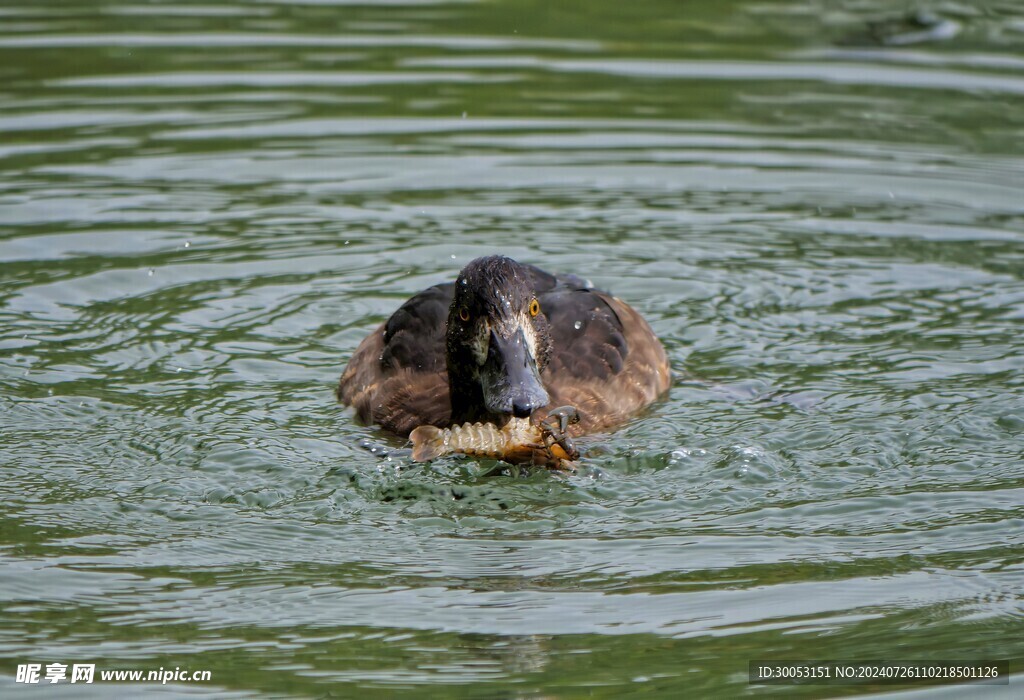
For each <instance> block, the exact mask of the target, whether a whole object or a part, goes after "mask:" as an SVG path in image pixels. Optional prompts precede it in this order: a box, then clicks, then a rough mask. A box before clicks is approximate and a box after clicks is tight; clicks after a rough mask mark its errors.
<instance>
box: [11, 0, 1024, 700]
mask: <svg viewBox="0 0 1024 700" xmlns="http://www.w3.org/2000/svg"><path fill="white" fill-rule="evenodd" d="M912 9H917V10H925V11H928V12H931V13H933V15H934V17H931V18H925V19H926V20H927V21H924V22H914V21H908V22H902V23H901V22H896V21H892V22H888V23H881V24H880V23H879V20H895V19H898V18H900V17H901V16H904V15H905V13H906V12H908V11H910V10H912ZM0 78H2V80H0V468H2V474H3V479H2V480H0V619H2V624H0V659H2V660H3V663H2V665H0V689H2V691H0V692H2V694H4V695H5V696H10V695H14V696H20V695H22V694H23V695H25V696H32V697H37V696H39V697H41V696H51V695H52V696H58V695H59V696H61V697H72V696H74V697H81V696H93V697H108V696H110V695H113V694H121V695H122V696H128V695H131V696H137V695H139V694H154V695H156V694H158V693H159V694H160V695H161V696H167V695H203V696H209V697H232V698H233V697H249V696H258V695H259V696H262V695H278V696H287V697H323V696H326V695H328V694H332V695H331V696H332V697H388V696H391V695H394V694H396V693H399V692H403V691H404V692H410V693H411V694H416V695H423V696H426V695H469V696H473V697H489V698H504V697H563V696H564V697H581V696H587V695H592V696H594V697H608V698H611V697H616V698H618V697H623V696H631V695H648V694H650V695H657V694H662V695H663V696H665V697H678V695H679V693H680V692H681V691H688V692H690V693H692V694H697V695H709V696H721V697H728V696H733V695H737V694H750V695H765V694H769V693H775V692H779V691H780V689H779V688H778V687H775V688H766V687H754V686H750V685H749V684H748V682H747V675H746V673H747V662H748V661H749V660H752V659H765V658H775V659H805V660H806V659H847V660H857V659H893V660H911V659H915V660H922V659H984V658H997V659H1011V660H1013V663H1014V665H1013V666H1012V668H1013V670H1014V672H1015V673H1020V669H1021V666H1020V665H1019V664H1020V662H1021V660H1022V659H1024V601H1022V593H1021V592H1022V590H1024V4H1022V3H1020V2H1011V1H1009V0H1006V1H1003V2H995V1H993V2H985V3H951V2H938V1H937V0H936V1H935V2H932V1H930V0H925V1H924V2H918V3H914V4H911V3H902V2H900V3H893V2H887V1H883V0H861V1H860V2H849V3H839V2H826V1H825V0H819V1H818V2H810V3H808V2H796V1H793V0H791V1H788V2H763V1H756V0H745V1H740V2H727V1H723V0H718V1H716V2H664V1H663V2H645V3H628V4H625V3H619V2H613V1H611V0H587V1H586V2H583V1H579V2H560V3H548V2H526V1H522V2H516V1H514V0H497V1H495V2H480V3H477V2H443V1H439V2H433V1H431V0H425V1H424V0H408V2H403V1H402V0H396V1H395V2H389V3H386V4H378V5H374V4H372V3H368V2H367V3H359V2H346V1H343V0H339V1H337V2H334V1H332V0H308V1H304V0H295V1H286V0H266V1H261V2H235V1H231V0H224V1H223V2H220V3H217V2H215V1H212V2H205V3H190V2H187V1H186V0H183V1H182V2H175V3H150V2H145V1H144V0H137V1H136V2H112V1H111V2H84V1H76V2H70V1H68V2H50V3H39V2H29V0H10V1H9V2H5V3H4V4H3V6H2V7H0ZM494 252H502V253H505V254H508V255H511V256H513V257H515V258H518V259H520V260H522V261H525V262H531V263H535V264H539V265H542V266H543V267H545V268H547V269H550V270H555V271H572V272H575V273H577V274H580V275H583V276H586V277H589V278H591V279H593V280H594V281H595V282H596V283H597V284H599V285H600V286H603V287H606V288H609V289H611V290H612V291H613V292H614V293H615V294H617V295H618V296H621V297H623V298H624V299H626V300H627V301H629V302H630V303H632V304H633V305H635V306H636V307H637V308H639V309H640V310H641V311H642V312H643V313H644V314H645V315H646V316H647V317H648V319H649V320H650V322H651V324H652V326H653V327H654V329H655V331H656V332H657V333H658V334H659V335H660V337H661V338H663V339H664V342H665V345H666V347H667V348H668V350H669V353H670V357H671V360H672V364H673V367H674V370H675V372H676V375H677V376H676V381H675V383H674V385H673V387H672V390H671V392H670V394H669V395H668V396H667V397H666V398H665V400H664V401H662V402H661V403H659V404H657V405H656V406H655V407H653V409H652V410H650V411H649V412H648V413H646V414H645V415H643V416H640V417H638V418H637V419H636V420H635V421H633V422H632V423H630V424H629V425H627V426H625V427H623V428H622V429H621V430H618V431H615V432H612V433H609V434H604V435H595V436H592V437H589V438H586V439H584V440H582V441H581V445H580V446H581V447H582V448H583V450H584V452H585V454H586V458H585V461H584V466H583V468H582V469H581V470H580V472H579V473H578V474H576V475H572V476H567V477H560V476H553V475H550V474H547V473H540V474H532V475H523V476H520V477H519V478H511V477H496V478H487V477H484V476H482V471H483V470H484V469H486V467H487V466H488V465H486V464H479V463H474V462H471V461H459V460H454V459H452V460H448V461H440V462H437V463H434V464H432V465H429V466H411V465H409V464H408V463H405V462H403V461H402V460H388V459H387V458H385V457H383V456H380V455H379V454H374V453H372V452H370V451H368V450H366V449H364V448H363V447H361V446H360V444H361V442H362V441H365V440H370V441H372V442H374V443H377V444H382V445H386V446H395V447H397V446H400V445H401V442H400V441H397V440H394V439H389V438H388V437H387V436H385V435H383V434H382V433H380V432H378V431H375V430H374V429H372V428H366V427H361V426H357V425H354V424H353V421H352V419H351V416H350V415H348V414H346V413H345V412H344V411H343V410H341V409H340V408H339V407H338V406H337V405H336V404H335V403H334V398H333V393H332V391H333V385H334V384H335V382H336V381H337V378H338V376H339V375H340V373H341V371H342V369H343V367H344V364H345V362H346V361H347V359H348V356H349V355H350V354H351V352H352V351H353V349H354V348H355V347H356V345H357V344H358V342H359V341H360V340H361V339H362V338H363V337H364V336H365V335H366V334H367V333H368V332H370V331H371V330H372V329H373V328H374V327H375V326H376V325H377V324H378V323H380V321H381V320H382V319H384V318H385V317H386V316H387V315H388V314H389V313H390V312H391V311H393V310H394V309H395V308H396V307H397V305H398V304H400V303H401V301H402V300H403V299H404V298H405V297H407V296H408V295H410V294H412V293H414V292H416V291H417V290H419V289H421V288H423V287H425V286H427V285H429V284H433V283H435V282H438V281H441V280H445V279H451V278H453V277H454V275H455V274H456V272H457V271H458V269H459V268H460V267H461V266H462V265H463V264H464V263H465V262H467V261H468V260H470V259H471V258H473V257H475V256H478V255H482V254H489V253H494ZM54 662H59V663H65V664H69V666H70V664H73V663H94V664H96V668H97V673H98V672H99V670H100V669H143V670H150V669H157V668H159V667H165V668H174V667H181V668H183V669H188V670H209V671H210V672H211V680H210V681H208V682H202V683H186V682H180V683H171V684H169V685H167V686H161V685H160V684H158V683H139V684H134V685H129V684H115V683H109V682H108V683H101V682H99V681H97V682H96V683H94V684H93V685H89V686H82V685H76V686H75V687H74V688H71V687H68V684H67V683H66V682H65V683H61V684H58V685H54V686H49V691H50V693H47V692H46V691H45V690H43V688H42V687H39V686H37V687H29V686H27V685H18V684H16V683H15V669H16V667H17V665H18V664H26V663H40V664H44V665H45V664H49V663H54ZM1020 678H1021V677H1020V676H1017V677H1015V679H1014V680H1015V681H1016V684H1019V683H1021V682H1024V681H1021V680H1020ZM1013 685H1015V684H1011V686H1010V687H1007V686H1002V687H1000V688H995V689H990V690H989V692H988V693H987V695H988V696H993V697H1004V696H1007V695H1008V694H1012V693H1013V692H1014V688H1013ZM917 688H918V689H920V686H917ZM885 689H886V688H883V687H881V686H872V687H822V686H808V687H799V688H798V687H788V688H783V689H781V690H783V691H784V692H786V693H793V694H800V695H804V696H815V697H817V696H835V695H842V694H847V693H865V692H881V691H882V690H885ZM888 689H894V688H892V687H889V688H888ZM895 689H899V688H898V687H897V688H895ZM907 689H910V690H912V689H913V688H907ZM1016 690H1018V691H1019V687H1018V688H1017V689H1016ZM956 692H964V690H963V688H962V687H961V688H960V690H959V691H954V695H955V693H956ZM915 697H916V696H915Z"/></svg>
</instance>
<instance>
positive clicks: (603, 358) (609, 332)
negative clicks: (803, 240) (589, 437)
mask: <svg viewBox="0 0 1024 700" xmlns="http://www.w3.org/2000/svg"><path fill="white" fill-rule="evenodd" d="M534 301H536V302H538V303H539V309H538V308H537V307H536V306H534ZM534 312H537V313H534ZM669 375H670V372H669V366H668V358H667V357H666V355H665V350H664V348H663V347H662V345H661V342H660V341H659V340H658V338H657V337H656V336H655V335H654V332H653V331H652V330H651V328H650V326H649V325H647V322H646V321H645V320H644V319H643V317H642V316H641V315H640V314H639V313H637V312H636V311H635V310H634V309H633V308H632V307H630V306H629V305H628V304H626V303H625V302H624V301H622V300H620V299H617V298H615V297H613V296H611V295H610V294H608V293H606V292H602V291H599V290H596V289H593V288H592V287H590V286H589V284H587V283H586V282H584V281H582V280H580V279H579V278H577V277H575V276H573V275H567V276H562V277H555V276H554V275H551V274H548V273H547V272H544V271H543V270H540V269H538V268H536V267H533V266H532V265H522V264H520V263H517V262H515V261H513V260H510V259H509V258H504V257H499V256H492V257H487V258H478V259H476V260H474V261H472V262H470V263H469V264H468V265H467V266H466V267H465V268H464V269H463V271H462V272H461V273H460V275H459V278H458V279H457V280H456V282H454V283H451V282H448V283H445V284H439V285H435V286H433V287H430V288H428V289H426V290H424V291H422V292H420V293H419V294H417V295H415V296H413V297H412V298H411V299H409V300H408V301H406V302H405V303H404V304H403V305H402V306H401V307H400V308H399V309H398V310H397V311H396V312H395V313H394V314H392V316H391V318H389V319H388V320H387V321H385V322H384V323H383V324H381V326H380V327H378V328H377V330H375V331H374V332H373V333H371V334H370V335H369V336H368V337H367V338H366V339H364V340H363V342H362V343H360V345H359V347H358V348H357V349H356V351H355V353H354V354H353V355H352V358H351V360H350V361H349V364H348V367H346V369H345V372H344V373H343V374H342V376H341V381H340V383H339V384H338V392H337V393H338V399H339V400H340V401H341V402H342V403H343V404H345V405H349V406H353V407H354V408H355V411H356V416H357V417H358V419H359V420H360V421H361V422H363V423H376V424H379V425H381V426H382V427H384V428H386V429H387V430H390V431H392V432H394V433H397V434H398V435H403V436H404V435H408V434H409V432H410V431H411V430H412V429H413V428H415V427H417V426H420V425H435V426H438V427H446V426H448V425H451V424H452V423H462V422H465V421H489V422H494V423H497V424H499V425H502V424H504V422H506V421H507V420H508V419H509V417H510V416H511V415H512V414H516V415H519V416H525V415H531V414H532V416H533V417H534V418H535V419H541V418H543V417H544V416H545V415H546V414H547V412H548V411H549V410H551V409H552V408H555V407H559V406H572V407H574V408H576V410H577V412H578V413H579V415H580V422H579V423H578V424H576V425H574V426H572V427H571V430H570V433H571V434H572V435H580V434H583V433H586V432H592V431H594V430H598V429H601V428H607V427H611V426H614V425H616V424H619V423H622V422H624V421H625V420H626V419H628V418H629V417H630V416H631V415H633V414H634V413H636V412H637V411H638V410H640V409H641V408H643V407H644V406H646V405H647V404H649V403H651V402H652V401H654V399H655V398H657V397H658V396H659V395H660V394H662V393H663V392H664V391H665V390H666V389H667V388H668V385H669Z"/></svg>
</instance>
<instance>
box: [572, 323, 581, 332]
mask: <svg viewBox="0 0 1024 700" xmlns="http://www.w3.org/2000/svg"><path fill="white" fill-rule="evenodd" d="M572 327H573V328H575V329H576V330H579V329H580V328H583V321H577V322H576V323H574V324H572Z"/></svg>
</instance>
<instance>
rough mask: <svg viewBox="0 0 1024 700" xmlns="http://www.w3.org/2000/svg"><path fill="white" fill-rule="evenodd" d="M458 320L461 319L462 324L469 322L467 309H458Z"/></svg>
mask: <svg viewBox="0 0 1024 700" xmlns="http://www.w3.org/2000/svg"><path fill="white" fill-rule="evenodd" d="M459 318H461V319H462V322H463V323H465V322H466V321H468V320H469V309H467V308H466V307H465V306H463V307H462V308H461V309H459Z"/></svg>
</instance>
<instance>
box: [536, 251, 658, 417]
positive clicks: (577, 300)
mask: <svg viewBox="0 0 1024 700" xmlns="http://www.w3.org/2000/svg"><path fill="white" fill-rule="evenodd" d="M538 272H539V271H538ZM547 278H550V279H545V278H543V277H541V278H538V279H536V280H535V282H536V283H537V285H538V286H537V290H538V299H539V301H540V305H541V309H542V310H543V312H544V314H545V315H546V316H547V319H548V323H549V325H550V332H551V340H552V346H553V349H552V355H551V358H550V360H549V361H548V365H547V367H546V368H545V369H544V373H543V375H542V378H543V380H544V385H545V386H546V387H547V389H548V393H549V394H550V395H551V403H550V404H549V405H548V408H555V407H558V406H572V407H574V408H575V409H576V410H577V412H578V413H579V414H580V419H581V420H580V423H579V425H578V426H576V427H575V428H574V430H573V432H574V433H584V432H589V431H592V430H597V429H600V428H605V427H609V426H612V425H616V424H618V423H622V422H624V421H625V420H627V419H628V418H629V417H630V416H631V415H632V414H634V413H636V412H637V411H638V410H640V409H641V408H643V407H644V406H646V405H647V404H649V403H651V402H652V401H654V399H656V398H657V397H658V396H659V395H661V394H662V393H664V392H665V391H666V390H667V389H668V386H669V380H670V374H671V373H670V370H669V364H668V357H667V355H666V354H665V348H664V347H663V346H662V344H661V341H659V340H658V338H657V336H655V335H654V331H652V330H651V327H650V326H649V325H648V324H647V321H645V320H644V318H643V316H641V315H640V314H639V313H638V312H637V311H636V310H635V309H633V308H632V307H631V306H629V305H628V304H626V302H624V301H622V300H621V299H618V298H616V297H613V296H612V295H610V294H608V293H606V292H602V291H599V290H597V289H593V288H592V287H591V286H590V285H589V284H588V283H586V282H584V281H583V280H580V279H579V278H576V277H567V278H554V277H552V276H551V275H547Z"/></svg>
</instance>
